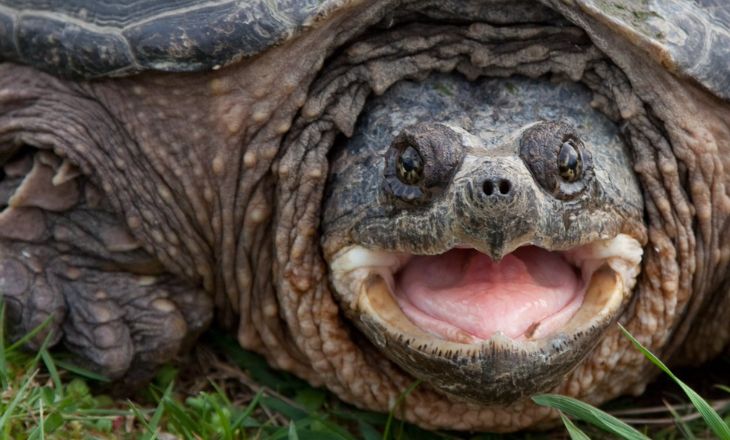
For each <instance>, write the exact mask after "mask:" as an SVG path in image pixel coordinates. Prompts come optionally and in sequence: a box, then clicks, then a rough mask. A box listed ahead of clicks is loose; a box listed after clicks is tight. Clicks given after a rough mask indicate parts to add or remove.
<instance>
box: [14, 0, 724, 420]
mask: <svg viewBox="0 0 730 440" xmlns="http://www.w3.org/2000/svg"><path fill="white" fill-rule="evenodd" d="M728 24H730V8H729V7H728V6H726V5H724V4H722V3H721V2H720V1H719V0H698V1H696V2H684V3H678V2H660V1H658V0H650V1H642V2H636V3H635V2H629V1H625V0H618V1H604V0H573V1H567V0H565V1H560V0H545V1H543V2H535V1H526V0H518V1H503V0H484V1H465V2H464V1H445V2H444V1H438V2H437V1H418V2H416V1H405V2H403V1H390V0H383V1H378V2H346V1H341V0H333V1H331V2H314V1H312V2H308V1H306V0H294V1H283V0H280V1H276V2H264V1H253V2H233V1H221V2H207V3H204V4H202V5H198V4H196V3H195V2H192V1H189V0H175V1H173V0H167V1H164V2H151V1H150V2H147V1H145V2H112V3H107V4H103V5H102V4H100V3H94V2H89V1H86V0H73V1H64V2H61V1H58V0H30V1H28V0H23V1H18V0H2V1H0V58H2V59H3V60H4V62H3V63H2V64H1V65H0V71H1V72H0V164H2V170H3V171H2V174H0V207H1V208H2V211H1V212H0V291H1V292H2V294H3V297H4V301H5V303H6V306H7V318H8V323H9V326H10V331H11V333H12V334H14V335H20V334H22V333H24V332H27V331H29V330H30V329H32V328H34V327H36V326H38V325H39V324H41V323H43V322H47V325H46V327H44V329H43V331H42V332H41V333H40V334H39V335H37V336H36V338H35V339H34V340H33V341H32V342H31V345H32V346H35V347H37V346H38V345H39V344H40V343H41V341H43V340H45V339H46V338H49V339H48V340H49V342H50V343H51V344H56V343H61V344H63V345H64V346H66V347H67V348H68V349H69V350H71V351H72V352H74V353H75V354H76V355H78V356H79V357H81V358H82V359H84V360H86V362H88V364H89V365H91V366H92V367H93V368H95V369H97V370H98V371H100V372H102V373H104V374H106V375H108V376H110V377H113V378H116V379H119V380H127V381H136V380H143V379H145V378H147V377H149V375H150V374H151V373H152V372H154V370H155V368H156V367H157V366H159V365H160V364H161V363H162V362H165V361H166V360H169V359H170V358H172V357H173V356H175V355H176V354H177V353H179V352H180V350H184V349H185V348H186V347H189V346H190V344H192V343H194V341H195V338H196V336H197V335H198V334H199V333H200V332H201V331H203V330H204V329H205V328H206V327H207V326H208V325H209V324H210V322H211V320H212V319H213V315H214V314H215V316H216V320H217V322H218V323H219V324H220V325H223V326H227V327H229V328H231V329H235V330H236V332H237V337H238V340H239V341H240V343H241V345H242V346H244V347H245V348H248V349H251V350H255V351H258V352H260V353H262V354H263V355H264V356H266V358H267V359H268V361H269V362H270V363H271V364H272V365H273V366H275V367H277V368H281V369H284V370H288V371H291V372H293V373H295V374H297V375H299V376H301V377H303V378H305V379H306V380H308V381H309V382H311V383H312V384H314V385H322V386H326V387H327V388H329V389H330V390H332V391H333V392H334V393H336V394H337V395H338V396H340V397H341V398H342V399H344V400H346V401H348V402H352V403H354V404H356V405H358V406H361V407H365V408H370V409H374V410H381V411H386V410H388V409H389V408H391V407H392V405H393V404H394V402H396V400H397V398H398V397H399V396H400V395H401V394H402V393H403V391H404V390H405V389H406V388H407V387H408V386H409V385H410V384H411V383H412V382H413V381H414V379H415V378H418V379H421V380H422V382H423V384H422V385H421V386H419V387H418V388H416V389H415V390H414V391H413V392H412V393H410V394H409V395H408V396H407V397H406V398H405V400H404V404H403V407H402V410H403V411H402V417H404V418H405V419H407V420H409V421H412V422H414V423H417V424H420V425H422V426H426V427H445V428H453V429H469V430H492V431H507V430H516V429H521V428H524V427H528V426H536V425H540V424H544V423H549V422H550V420H552V419H553V418H554V416H555V414H553V413H551V412H550V411H549V410H547V409H544V408H538V407H536V406H534V405H533V404H531V403H530V401H529V399H528V397H529V395H531V394H532V393H535V392H541V391H555V392H559V393H564V394H568V395H572V396H576V397H578V398H581V399H585V400H588V401H590V402H593V403H598V402H602V401H605V400H607V399H610V398H612V397H614V396H617V395H620V394H622V393H640V392H641V390H642V388H643V387H644V386H645V384H646V383H647V382H648V381H649V380H650V379H651V377H652V375H653V374H654V372H653V371H652V370H651V368H649V365H648V364H647V362H646V361H645V360H644V359H643V357H642V356H641V354H640V353H638V352H636V351H634V350H632V348H631V347H630V343H629V342H628V341H627V340H626V339H625V338H623V337H621V335H620V334H619V332H618V331H617V328H616V326H615V325H612V324H613V323H615V322H616V321H620V322H621V323H623V325H625V326H626V327H627V328H628V329H629V330H630V331H631V332H632V333H633V334H634V335H635V336H636V337H637V338H638V339H639V340H640V341H641V342H642V343H644V344H645V345H647V346H648V347H649V348H650V349H652V350H653V351H655V352H657V353H658V354H660V355H661V356H662V357H664V358H667V359H671V360H672V361H673V362H676V363H683V362H684V363H686V362H694V363H697V362H702V361H704V360H706V359H708V358H710V357H712V356H715V355H717V354H719V353H721V352H722V351H723V350H725V349H726V347H727V344H728V340H730V327H729V326H728V325H727V323H726V321H725V320H724V319H723V317H724V316H725V315H726V313H727V311H728V310H730V295H728V293H727V291H728V282H729V281H730V279H729V278H728V275H727V271H728V259H729V258H730V243H729V242H728V241H729V240H730V234H727V229H728V226H727V225H728V218H729V217H728V213H729V212H730V200H728V191H727V189H726V186H725V185H726V182H727V179H728V177H727V174H726V172H725V167H728V166H730V163H728V159H727V158H728V157H730V151H728V150H729V149H730V105H729V104H728V101H727V100H728V99H730V79H728V78H730V75H728V74H729V73H730V72H729V70H730V64H728V63H727V62H726V61H727V57H728V55H727V48H728V47H730V44H728V43H729V42H730V34H729V33H728V30H727V28H728ZM28 65H29V66H28Z"/></svg>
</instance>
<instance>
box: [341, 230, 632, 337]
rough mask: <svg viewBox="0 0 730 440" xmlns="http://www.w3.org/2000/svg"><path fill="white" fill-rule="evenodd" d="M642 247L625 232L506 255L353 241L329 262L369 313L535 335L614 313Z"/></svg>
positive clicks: (447, 330)
mask: <svg viewBox="0 0 730 440" xmlns="http://www.w3.org/2000/svg"><path fill="white" fill-rule="evenodd" d="M641 257H642V247H641V244H640V243H639V242H638V241H637V240H636V239H634V238H632V237H630V236H628V235H625V234H619V235H617V236H615V237H614V238H611V239H605V240H597V241H594V242H591V243H588V244H585V245H580V246H577V247H575V248H572V249H568V250H563V251H561V250H553V251H551V250H546V249H543V248H540V247H537V246H524V247H520V248H518V249H516V250H515V251H513V252H512V253H510V254H508V255H506V256H505V257H504V258H503V259H502V260H500V261H494V260H492V259H491V258H490V257H489V256H487V255H485V254H483V253H481V252H479V251H477V250H475V249H466V248H454V249H451V250H449V251H447V252H445V253H443V254H440V255H431V256H429V255H411V254H407V253H403V252H394V251H385V250H375V249H367V248H365V247H362V246H359V245H353V246H350V247H348V248H344V249H342V250H341V251H340V252H339V253H338V254H336V255H335V256H334V258H333V260H332V261H331V262H330V267H331V270H332V282H333V285H334V287H335V290H336V291H337V292H338V293H339V294H340V295H341V300H342V301H344V302H346V303H348V304H349V308H350V309H351V310H354V311H359V313H361V314H362V315H361V316H365V318H363V317H361V318H360V319H361V320H362V319H375V320H378V322H380V323H381V324H382V325H385V326H387V327H388V328H391V330H392V331H394V332H396V333H402V334H403V335H409V336H408V337H409V338H413V337H417V338H421V339H420V340H422V341H447V342H456V343H460V344H479V343H481V342H483V341H486V340H490V339H491V340H494V339H495V338H497V339H499V338H501V340H512V341H515V342H520V341H521V342H524V343H527V342H531V341H537V340H547V339H548V338H550V337H552V336H553V335H555V334H558V333H563V332H564V333H566V334H567V333H571V332H576V331H587V330H588V329H590V327H591V326H592V325H594V324H597V323H599V322H605V321H606V319H610V318H611V317H612V316H615V314H616V313H618V311H619V309H620V307H621V305H622V304H624V303H625V301H626V299H628V298H629V296H630V294H631V291H632V289H633V287H634V285H635V284H636V277H637V276H638V274H639V271H640V263H641ZM373 280H381V282H374V281H373ZM378 286H380V287H378ZM424 338H425V339H424Z"/></svg>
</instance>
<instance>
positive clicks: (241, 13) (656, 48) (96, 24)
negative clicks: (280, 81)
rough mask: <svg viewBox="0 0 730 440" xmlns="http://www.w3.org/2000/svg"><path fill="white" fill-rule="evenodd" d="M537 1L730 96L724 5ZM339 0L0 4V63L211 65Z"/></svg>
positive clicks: (293, 30)
mask: <svg viewBox="0 0 730 440" xmlns="http://www.w3.org/2000/svg"><path fill="white" fill-rule="evenodd" d="M391 1H392V0H383V2H391ZM543 1H544V2H545V3H548V4H550V5H551V6H552V7H554V8H556V9H558V10H562V11H563V12H564V13H565V14H566V16H568V18H569V19H571V20H573V21H577V20H576V17H571V15H573V14H576V13H577V11H576V10H581V12H582V13H583V14H585V15H587V16H589V17H591V19H593V20H594V21H593V22H592V23H583V24H584V27H585V26H586V25H587V26H589V27H590V26H594V25H601V26H609V27H611V28H614V29H617V30H619V31H620V32H621V33H623V34H624V35H625V36H626V37H627V38H628V39H629V40H630V41H632V42H633V43H634V44H636V45H638V46H641V47H642V48H644V49H645V50H646V51H647V52H648V53H649V54H651V56H653V57H654V58H655V59H657V60H658V61H659V62H661V63H662V65H664V66H665V67H666V68H667V69H669V70H671V71H673V72H674V73H676V74H678V75H681V76H684V77H688V78H692V79H694V80H695V81H697V82H698V83H699V84H701V85H702V86H704V87H705V88H707V89H708V90H710V91H712V92H713V93H714V94H715V95H717V96H719V97H721V98H723V99H730V62H728V59H729V58H730V3H729V2H727V1H726V0H693V1H686V2H677V1H671V0H641V1H635V0H543ZM346 3H350V2H348V1H343V0H328V1H321V0H273V1H272V0H268V1H267V0H247V1H238V0H234V1H231V0H227V1H215V0H213V1H208V2H203V3H201V2H198V1H197V0H112V1H106V2H99V1H91V0H0V58H2V59H7V60H13V61H18V62H21V63H25V64H30V65H32V66H35V67H37V68H39V69H42V70H45V71H48V72H51V73H54V74H57V75H63V76H74V77H84V78H96V77H103V76H121V75H127V74H132V73H137V72H142V71H146V70H157V71H167V72H194V71H204V70H210V69H217V68H219V67H221V66H224V65H226V64H230V63H232V62H235V61H238V60H241V59H243V58H245V57H250V56H253V55H256V54H257V53H260V52H262V51H264V50H266V49H267V48H269V47H271V46H272V45H275V44H278V43H281V42H283V41H286V40H287V39H289V38H291V37H293V36H296V35H297V34H299V33H300V32H302V31H303V30H305V29H306V28H308V27H310V26H312V25H314V24H315V23H316V22H317V21H318V20H323V19H326V17H327V16H329V14H330V13H331V12H332V11H333V10H336V9H338V8H340V7H342V6H343V4H346ZM394 4H395V2H394ZM567 5H574V6H577V8H575V7H570V8H566V7H565V6H567ZM495 7H499V6H498V5H495Z"/></svg>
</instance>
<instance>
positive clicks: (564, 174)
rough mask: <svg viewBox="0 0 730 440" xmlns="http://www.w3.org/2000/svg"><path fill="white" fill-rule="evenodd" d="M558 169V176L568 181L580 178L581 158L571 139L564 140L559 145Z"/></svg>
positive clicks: (581, 169)
mask: <svg viewBox="0 0 730 440" xmlns="http://www.w3.org/2000/svg"><path fill="white" fill-rule="evenodd" d="M558 171H559V172H560V177H561V178H562V179H563V180H565V181H566V182H569V183H572V182H575V181H576V180H578V179H580V178H581V174H582V171H583V159H582V158H581V157H580V153H579V152H578V148H577V147H576V146H575V142H574V141H573V140H572V139H568V140H566V141H565V142H563V145H561V146H560V152H559V153H558Z"/></svg>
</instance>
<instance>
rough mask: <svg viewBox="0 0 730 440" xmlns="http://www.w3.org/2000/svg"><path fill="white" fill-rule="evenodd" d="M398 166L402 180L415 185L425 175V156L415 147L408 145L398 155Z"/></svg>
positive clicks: (399, 177)
mask: <svg viewBox="0 0 730 440" xmlns="http://www.w3.org/2000/svg"><path fill="white" fill-rule="evenodd" d="M396 168H397V172H398V179H400V181H401V182H403V183H405V184H408V185H415V184H417V183H418V182H420V180H421V178H422V177H423V158H422V157H421V155H420V154H419V153H418V151H416V149H415V148H413V147H407V148H406V149H405V150H403V152H401V154H400V155H399V156H398V160H397V163H396Z"/></svg>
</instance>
